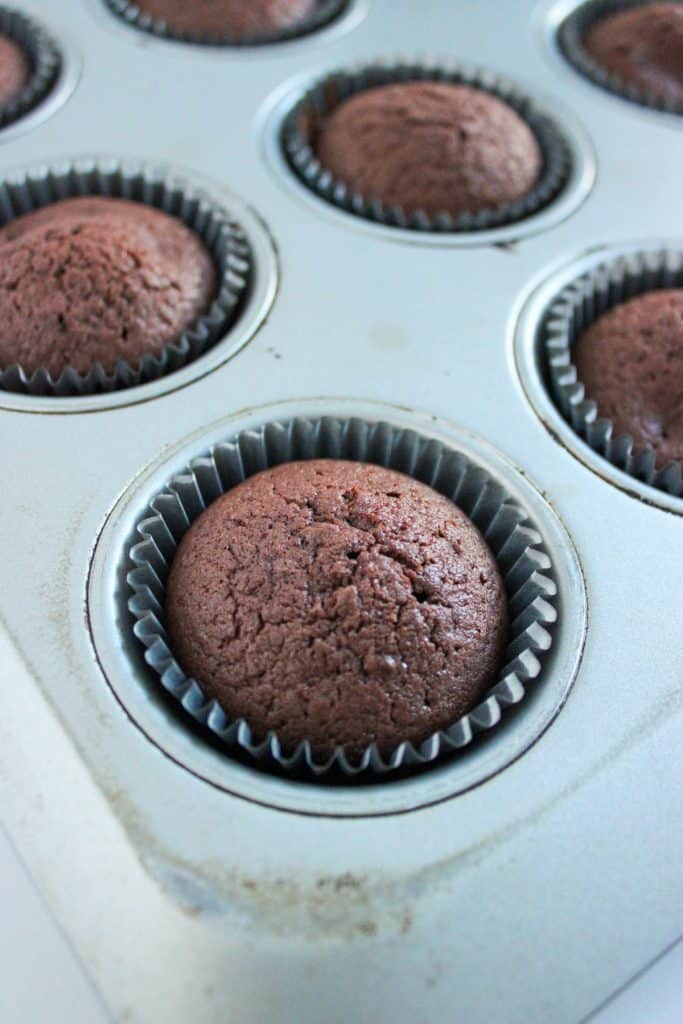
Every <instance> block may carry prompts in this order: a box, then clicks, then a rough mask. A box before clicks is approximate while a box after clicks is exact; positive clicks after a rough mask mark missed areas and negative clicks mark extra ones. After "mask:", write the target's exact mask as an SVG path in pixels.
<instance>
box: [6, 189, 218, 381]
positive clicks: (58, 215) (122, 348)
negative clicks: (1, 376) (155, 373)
mask: <svg viewBox="0 0 683 1024" xmlns="http://www.w3.org/2000/svg"><path fill="white" fill-rule="evenodd" d="M216 289H217V274H216V269H215V267H214V263H213V260H212V258H211V255H210V254H209V252H208V251H207V250H206V248H205V247H204V245H203V243H202V242H201V240H200V239H199V238H198V237H197V236H196V235H195V234H194V233H193V232H192V231H190V230H189V228H187V227H185V225H184V224H183V223H182V222H181V221H180V220H178V219H177V218H175V217H171V216H169V215H168V214H166V213H163V212H162V211H160V210H156V209H154V208H153V207H150V206H147V205H145V204H143V203H135V202H129V201H128V200H125V199H109V198H99V197H87V198H79V199H65V200H63V201H62V202H58V203H53V204H51V205H49V206H45V207H42V208H41V209H39V210H36V211H35V212H33V213H29V214H26V215H25V216H23V217H18V218H17V219H16V220H13V221H10V222H9V223H8V224H7V225H5V227H4V228H2V229H1V230H0V367H2V368H7V367H8V366H11V365H12V364H14V363H17V364H19V365H20V366H21V367H22V368H23V369H24V370H25V372H26V373H27V374H29V375H30V374H32V373H34V372H35V371H36V370H37V369H39V368H40V367H44V368H45V369H47V370H48V371H49V373H50V374H51V375H52V377H53V379H55V380H56V379H57V378H58V377H59V375H60V374H61V373H62V371H63V370H65V369H66V368H67V367H71V368H73V369H74V370H76V371H77V372H78V373H79V374H81V375H85V374H87V373H88V372H89V371H90V370H91V369H92V367H93V366H94V364H95V363H100V364H101V365H102V366H103V367H104V369H105V370H106V371H107V372H108V373H112V372H113V371H114V369H115V367H116V364H117V363H118V362H119V361H124V362H126V363H129V364H130V365H132V366H133V367H137V366H138V365H139V363H140V361H141V359H142V358H143V356H145V355H148V354H152V355H160V354H161V352H162V351H163V349H164V348H165V346H166V345H168V344H170V343H172V342H175V341H178V340H179V339H180V337H181V335H182V334H183V332H184V331H185V330H187V329H188V328H190V327H193V326H194V325H195V324H196V323H197V321H198V320H199V319H200V318H201V317H202V316H203V315H204V314H205V313H206V312H207V311H208V309H209V307H210V305H211V303H212V301H213V299H214V298H215V295H216Z"/></svg>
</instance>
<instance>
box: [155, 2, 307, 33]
mask: <svg viewBox="0 0 683 1024" xmlns="http://www.w3.org/2000/svg"><path fill="white" fill-rule="evenodd" d="M317 3H318V0H194V2H193V3H188V2H187V0H135V5H136V7H138V8H139V10H140V11H142V13H143V14H148V15H149V16H150V17H151V18H154V19H155V21H163V22H165V24H166V25H167V26H168V28H169V29H170V30H171V31H172V32H190V33H193V34H195V35H197V36H199V37H202V36H205V37H212V36H213V37H217V36H231V37H233V38H235V39H241V38H258V37H259V36H266V37H269V36H272V35H276V34H277V33H278V32H282V31H284V30H285V29H289V28H292V27H294V26H296V25H297V24H299V22H302V21H304V20H305V19H306V18H308V17H309V16H310V15H311V14H312V13H313V12H314V11H315V8H316V6H317Z"/></svg>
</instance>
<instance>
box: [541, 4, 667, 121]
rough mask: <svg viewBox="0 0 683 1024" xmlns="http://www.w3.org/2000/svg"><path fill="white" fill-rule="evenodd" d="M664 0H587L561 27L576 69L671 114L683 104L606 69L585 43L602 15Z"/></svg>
mask: <svg viewBox="0 0 683 1024" xmlns="http://www.w3.org/2000/svg"><path fill="white" fill-rule="evenodd" d="M659 2H661V0H587V2H585V3H582V4H580V5H579V6H578V7H577V8H576V10H574V11H572V13H571V14H570V15H569V16H568V17H567V18H565V20H564V21H563V22H562V24H561V25H560V27H559V30H558V36H557V39H558V43H559V46H560V50H561V51H562V53H563V54H564V56H565V57H566V58H567V60H568V61H569V62H570V63H571V64H573V65H574V67H575V68H576V69H577V71H580V72H581V74H583V75H585V77H586V78H589V79H590V80H591V81H592V82H594V83H595V85H599V86H601V87H602V88H603V89H606V90H607V91H608V92H611V93H615V94H616V95H617V96H621V97H622V98H623V99H627V100H630V101H631V102H632V103H639V104H640V105H641V106H643V107H650V108H651V109H653V110H662V111H665V112H666V113H669V114H683V105H681V104H679V103H675V102H672V101H668V100H665V99H662V98H661V97H659V96H655V95H653V94H652V93H650V92H647V91H646V90H643V89H640V88H638V86H636V85H633V84H632V83H630V82H625V81H623V80H622V79H621V78H620V77H619V76H618V75H616V74H614V73H613V72H611V71H608V70H607V69H606V68H604V67H603V66H602V65H601V64H600V63H599V62H598V61H597V60H596V59H595V57H593V55H592V54H591V53H589V52H588V50H587V49H586V48H585V46H584V45H583V39H584V37H585V35H586V32H587V31H588V30H589V29H590V28H591V26H592V25H594V24H595V23H596V22H598V21H601V20H602V19H603V18H607V17H609V16H610V15H611V14H616V13H617V12H619V11H626V10H629V9H631V8H634V7H646V6H649V5H650V4H654V3H659Z"/></svg>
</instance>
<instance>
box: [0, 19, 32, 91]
mask: <svg viewBox="0 0 683 1024" xmlns="http://www.w3.org/2000/svg"><path fill="white" fill-rule="evenodd" d="M30 77H31V62H30V60H29V58H28V54H26V53H25V52H24V50H23V49H22V48H21V46H19V44H18V43H15V42H14V40H13V39H8V38H7V36H2V35H0V103H1V104H6V103H10V102H11V101H12V100H15V99H16V98H17V96H18V95H19V93H20V92H21V91H22V89H23V88H24V87H25V86H26V85H28V82H29V79H30Z"/></svg>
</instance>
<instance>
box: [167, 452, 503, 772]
mask: <svg viewBox="0 0 683 1024" xmlns="http://www.w3.org/2000/svg"><path fill="white" fill-rule="evenodd" d="M166 613H167V622H168V630H169V635H170V637H171V641H172V645H173V648H174V652H175V653H176V655H177V657H178V659H179V661H180V663H181V665H182V666H183V668H184V669H185V671H186V672H187V673H188V674H190V675H192V676H193V677H194V678H196V679H197V681H198V682H199V683H200V685H201V686H202V689H203V690H204V692H205V693H206V694H207V695H208V696H210V697H214V698H216V699H217V700H218V701H219V702H220V703H221V705H222V707H223V708H224V709H225V710H226V711H227V712H228V713H229V714H230V715H231V716H233V717H236V718H239V717H244V718H245V719H246V720H247V721H248V722H249V724H250V726H251V728H252V730H253V731H254V732H255V733H256V734H260V735H265V734H266V733H267V732H268V731H269V730H275V731H276V732H277V733H278V735H279V737H280V739H281V742H282V743H283V744H284V745H285V747H289V748H294V747H295V746H296V745H297V744H298V743H300V742H302V741H303V740H306V739H308V740H309V741H310V743H311V747H312V750H313V751H314V754H315V755H316V756H318V757H329V756H330V755H331V754H332V753H333V751H334V749H335V747H337V746H344V748H345V749H346V750H347V752H348V753H349V754H351V755H355V756H357V755H360V754H361V753H362V752H363V750H364V749H365V748H366V747H367V746H369V745H370V744H371V743H376V744H377V746H378V748H379V750H380V751H381V752H383V753H385V754H387V753H389V752H390V751H391V750H393V749H394V748H395V747H396V746H397V745H398V744H399V743H401V742H403V741H404V740H408V741H411V742H413V743H419V742H420V741H421V740H423V739H424V738H426V737H427V736H428V735H429V734H431V733H433V732H434V731H435V730H438V729H440V728H442V727H445V726H447V725H448V724H449V723H451V722H453V721H454V720H455V719H457V718H458V717H460V716H461V715H462V714H464V713H465V712H466V711H468V710H469V709H470V708H471V707H472V706H473V704H475V703H476V702H477V700H478V699H479V698H480V697H481V695H482V694H483V692H484V691H485V690H486V689H487V687H488V686H490V685H491V684H492V682H493V681H494V679H495V676H496V673H497V671H498V669H499V667H500V660H501V656H502V651H503V647H504V643H505V638H506V632H507V616H506V601H505V594H504V589H503V584H502V581H501V578H500V574H499V572H498V569H497V567H496V563H495V560H494V558H493V555H492V554H491V552H490V551H489V549H488V547H487V546H486V544H485V542H484V541H483V539H482V537H481V535H480V534H479V532H478V530H477V529H476V527H474V526H473V524H472V523H471V522H470V521H469V520H468V519H467V517H466V516H465V515H464V513H462V512H461V511H460V510H459V509H458V508H457V507H456V506H455V505H453V503H452V502H450V501H448V500H447V499H446V498H444V497H442V496H441V495H439V494H437V493H436V492H435V491H432V490H431V489H430V488H428V487H426V486H424V485H423V484H420V483H418V482H416V481H414V480H411V479H410V478H408V477H406V476H404V475H403V474H400V473H396V472H394V471H392V470H387V469H384V468H382V467H377V466H369V465H365V464H359V463H349V462H344V461H341V460H339V461H337V460H313V461H309V462H304V463H288V464H286V465H284V466H280V467H278V468H275V469H272V470H268V471H266V472H264V473H261V474H259V475H257V476H255V477H251V478H250V479H249V480H248V481H246V482H245V483H244V484H241V485H240V486H238V487H236V488H235V489H233V490H231V491H229V492H228V493H227V494H226V495H224V496H223V497H222V498H220V499H219V500H218V501H216V502H215V503H214V504H213V505H211V507H210V508H209V509H208V510H207V511H206V512H205V513H204V514H203V515H202V516H201V517H200V518H199V519H198V520H196V522H195V523H194V524H193V526H192V527H191V529H190V530H189V532H188V533H187V534H186V535H185V537H184V539H183V541H182V543H181V545H180V547H179V550H178V552H177V554H176V557H175V559H174V562H173V566H172V569H171V574H170V577H169V582H168V590H167V602H166Z"/></svg>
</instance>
